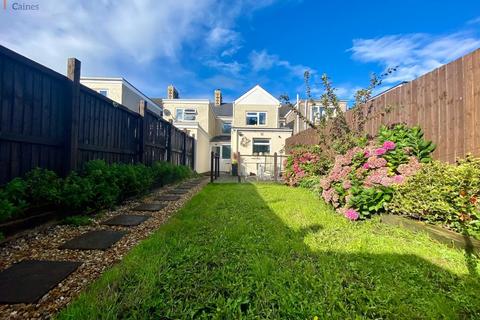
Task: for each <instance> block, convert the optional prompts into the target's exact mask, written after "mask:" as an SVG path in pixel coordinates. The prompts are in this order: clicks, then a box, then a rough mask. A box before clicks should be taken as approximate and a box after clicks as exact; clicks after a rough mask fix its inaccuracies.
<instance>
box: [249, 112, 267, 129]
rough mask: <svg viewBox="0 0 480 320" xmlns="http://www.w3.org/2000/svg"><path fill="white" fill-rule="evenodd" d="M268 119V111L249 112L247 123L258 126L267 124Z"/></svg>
mask: <svg viewBox="0 0 480 320" xmlns="http://www.w3.org/2000/svg"><path fill="white" fill-rule="evenodd" d="M266 121H267V113H266V112H247V121H246V123H247V125H248V126H256V125H259V124H265V123H266Z"/></svg>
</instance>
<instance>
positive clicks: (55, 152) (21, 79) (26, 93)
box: [0, 47, 68, 184]
mask: <svg viewBox="0 0 480 320" xmlns="http://www.w3.org/2000/svg"><path fill="white" fill-rule="evenodd" d="M67 83H68V79H67V78H66V77H64V76H62V75H60V74H56V73H55V72H53V71H51V70H49V69H47V68H45V67H43V66H41V65H39V64H37V63H35V62H33V61H30V60H28V59H26V58H24V57H22V56H19V55H17V54H15V53H14V52H12V51H10V50H8V49H6V48H4V47H0V94H1V100H0V184H1V183H3V182H5V181H9V180H10V179H12V178H14V177H17V176H22V175H24V174H25V173H26V172H28V171H29V170H31V169H33V168H34V167H43V168H47V169H51V170H55V171H59V172H62V171H63V169H64V167H63V164H64V156H63V147H64V132H65V123H64V121H63V118H64V106H65V104H66V102H67V91H66V90H65V89H66V86H67Z"/></svg>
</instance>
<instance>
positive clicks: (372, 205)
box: [348, 186, 393, 217]
mask: <svg viewBox="0 0 480 320" xmlns="http://www.w3.org/2000/svg"><path fill="white" fill-rule="evenodd" d="M351 191H352V192H351V194H352V197H351V199H350V201H349V203H348V205H349V207H351V208H355V209H356V210H357V211H358V213H359V214H360V216H362V217H370V216H371V215H372V214H374V213H378V212H381V211H383V210H384V206H385V205H386V204H387V203H388V202H389V201H390V200H391V199H392V194H393V191H392V189H391V188H389V187H384V186H378V187H376V188H362V187H353V188H352V190H351Z"/></svg>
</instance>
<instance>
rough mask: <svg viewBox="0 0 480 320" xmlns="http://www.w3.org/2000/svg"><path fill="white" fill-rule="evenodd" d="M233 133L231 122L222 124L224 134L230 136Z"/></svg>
mask: <svg viewBox="0 0 480 320" xmlns="http://www.w3.org/2000/svg"><path fill="white" fill-rule="evenodd" d="M231 131H232V123H231V122H224V123H223V124H222V133H227V134H230V132H231Z"/></svg>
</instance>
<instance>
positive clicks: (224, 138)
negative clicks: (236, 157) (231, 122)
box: [210, 136, 232, 142]
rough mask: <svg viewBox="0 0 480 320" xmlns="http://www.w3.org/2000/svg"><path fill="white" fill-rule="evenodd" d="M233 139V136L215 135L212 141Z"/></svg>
mask: <svg viewBox="0 0 480 320" xmlns="http://www.w3.org/2000/svg"><path fill="white" fill-rule="evenodd" d="M231 140H232V137H231V136H216V137H213V138H212V139H211V140H210V141H211V142H230V141H231Z"/></svg>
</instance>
